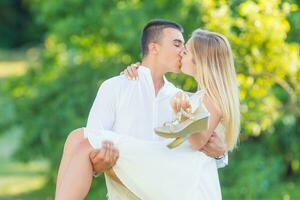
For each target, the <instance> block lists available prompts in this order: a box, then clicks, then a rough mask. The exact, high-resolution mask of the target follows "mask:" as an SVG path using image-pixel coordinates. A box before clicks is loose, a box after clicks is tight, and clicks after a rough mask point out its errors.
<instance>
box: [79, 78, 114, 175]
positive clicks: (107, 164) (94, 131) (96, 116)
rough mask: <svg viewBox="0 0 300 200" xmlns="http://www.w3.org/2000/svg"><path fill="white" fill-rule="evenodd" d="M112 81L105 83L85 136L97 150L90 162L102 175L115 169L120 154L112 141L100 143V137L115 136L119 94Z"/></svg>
mask: <svg viewBox="0 0 300 200" xmlns="http://www.w3.org/2000/svg"><path fill="white" fill-rule="evenodd" d="M114 85H115V82H113V81H112V79H110V80H107V81H105V82H103V84H102V85H101V86H100V88H99V90H98V93H97V96H96V98H95V100H94V103H93V105H92V108H91V110H90V113H89V117H88V121H87V125H86V128H85V130H84V131H85V136H86V137H88V138H89V141H90V143H91V145H92V146H93V147H94V148H95V150H94V151H93V152H92V153H91V154H90V160H91V163H92V165H93V169H94V171H95V173H97V174H100V173H102V172H104V171H106V170H108V169H110V168H111V167H113V166H114V165H115V163H116V161H117V159H118V155H119V152H118V150H117V149H116V148H115V147H114V146H113V143H112V142H110V141H105V142H103V143H102V144H101V143H100V139H99V136H100V135H102V136H104V135H109V134H114V132H112V131H111V130H112V127H113V124H114V122H115V111H116V99H117V92H116V88H115V86H114Z"/></svg>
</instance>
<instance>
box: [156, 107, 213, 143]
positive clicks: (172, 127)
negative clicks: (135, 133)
mask: <svg viewBox="0 0 300 200" xmlns="http://www.w3.org/2000/svg"><path fill="white" fill-rule="evenodd" d="M183 117H184V118H185V119H184V120H182V118H183ZM208 117H209V113H208V111H207V110H206V108H205V107H204V106H203V104H202V103H201V104H200V105H199V106H198V108H197V109H196V110H195V112H193V113H191V112H186V111H185V110H183V109H181V110H180V112H178V113H177V117H176V120H175V121H173V122H171V123H165V124H164V125H163V126H162V127H158V128H155V133H156V134H157V135H159V136H161V137H164V138H175V139H174V140H173V141H172V142H171V143H170V144H168V145H167V146H168V147H169V148H170V149H172V148H175V147H177V146H179V145H180V144H182V143H183V142H184V141H185V140H186V139H187V138H188V136H190V135H191V134H193V133H196V132H202V131H205V130H207V128H208Z"/></svg>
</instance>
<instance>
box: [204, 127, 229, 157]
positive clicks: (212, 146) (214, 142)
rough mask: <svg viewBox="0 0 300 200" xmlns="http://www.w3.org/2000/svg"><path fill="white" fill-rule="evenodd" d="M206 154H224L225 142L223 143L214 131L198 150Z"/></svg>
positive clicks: (213, 155)
mask: <svg viewBox="0 0 300 200" xmlns="http://www.w3.org/2000/svg"><path fill="white" fill-rule="evenodd" d="M199 151H202V152H203V153H205V154H206V155H208V156H210V157H213V158H218V157H221V156H223V155H224V153H225V151H226V144H224V143H223V142H222V141H221V139H220V138H219V137H218V136H217V134H216V133H213V134H212V136H211V137H210V138H209V140H208V142H207V143H206V144H205V145H204V146H203V147H202V148H201V149H200V150H199Z"/></svg>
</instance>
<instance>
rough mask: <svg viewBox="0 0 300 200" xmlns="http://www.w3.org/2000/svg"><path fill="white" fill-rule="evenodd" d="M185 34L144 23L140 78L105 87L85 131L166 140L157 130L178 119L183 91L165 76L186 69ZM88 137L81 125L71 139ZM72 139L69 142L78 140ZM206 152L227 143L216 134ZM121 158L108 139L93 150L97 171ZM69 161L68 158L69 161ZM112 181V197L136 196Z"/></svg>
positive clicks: (217, 152)
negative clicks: (175, 112)
mask: <svg viewBox="0 0 300 200" xmlns="http://www.w3.org/2000/svg"><path fill="white" fill-rule="evenodd" d="M182 32H183V29H182V27H181V26H180V25H179V24H177V23H174V22H171V21H167V20H153V21H150V22H149V23H148V24H147V25H146V26H145V27H144V29H143V32H142V37H141V46H142V55H143V58H142V63H141V65H142V66H141V67H140V68H139V70H138V73H139V80H138V81H130V80H127V79H126V78H125V77H124V76H118V77H114V78H111V79H109V80H107V81H105V82H104V83H103V84H102V85H101V87H100V89H99V92H98V94H97V97H96V99H95V101H94V104H93V107H92V109H91V111H90V115H89V120H88V123H87V127H86V129H85V135H88V133H89V132H93V131H96V130H99V129H101V130H103V129H105V130H110V131H113V132H116V133H118V134H126V135H131V136H134V137H136V138H139V139H145V140H162V139H161V138H159V137H158V136H156V135H154V134H153V129H154V128H155V127H158V126H161V125H162V124H163V123H164V122H166V121H171V120H172V110H171V109H170V108H171V107H170V100H171V98H172V97H173V96H174V95H175V94H176V93H177V92H178V91H179V89H177V88H176V87H175V86H174V85H173V84H171V83H170V82H168V81H167V79H166V78H165V77H164V75H165V73H167V72H174V73H178V72H180V60H181V56H180V52H181V51H182V49H183V48H184V38H183V35H182ZM95 119H97V120H96V121H95ZM98 122H101V123H98ZM99 124H101V128H100V127H99V126H100V125H99ZM82 135H83V130H82V129H77V130H75V131H73V132H72V133H71V134H70V136H69V137H68V140H69V141H70V140H72V139H74V138H76V137H82ZM68 140H67V142H66V145H65V146H67V145H68V144H71V143H72V142H69V141H68ZM99 145H100V144H93V146H99ZM65 149H68V148H65ZM203 151H204V152H205V153H206V154H207V155H209V156H211V157H220V156H222V155H223V154H224V152H225V147H224V144H223V143H222V142H221V141H220V139H218V138H217V137H216V136H215V135H214V136H212V138H211V139H210V141H209V142H208V144H207V145H206V146H205V147H204V148H203ZM72 153H73V152H64V155H63V156H64V157H65V156H66V157H68V156H69V154H72ZM145 156H146V155H145ZM117 158H118V151H117V149H116V148H114V146H113V144H112V143H111V142H105V143H104V144H103V145H102V148H101V149H99V150H95V151H94V152H92V153H91V154H90V159H91V161H92V163H93V168H94V171H95V173H97V174H99V173H102V172H106V171H107V170H109V169H111V168H112V167H113V166H114V164H115V163H116V161H117ZM64 160H67V161H64V162H66V163H67V162H68V159H64ZM217 162H218V166H219V167H222V166H224V165H226V164H227V156H226V157H225V158H222V159H220V160H217ZM66 166H67V164H64V163H63V164H61V166H60V169H59V174H58V183H59V180H60V179H61V174H62V173H63V171H64V170H65V168H66ZM106 181H107V182H106V184H107V188H108V196H109V199H118V197H120V196H119V194H118V193H120V195H121V193H122V195H123V194H124V193H125V192H128V199H132V198H133V197H131V194H130V192H129V191H126V189H125V188H123V189H124V190H121V191H118V190H114V188H115V187H114V184H116V183H115V182H114V181H111V180H110V178H108V177H107V179H106ZM57 185H59V184H57ZM57 187H58V186H57ZM122 197H123V196H122Z"/></svg>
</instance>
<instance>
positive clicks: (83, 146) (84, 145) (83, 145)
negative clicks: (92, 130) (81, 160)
mask: <svg viewBox="0 0 300 200" xmlns="http://www.w3.org/2000/svg"><path fill="white" fill-rule="evenodd" d="M92 150H93V147H92V146H91V144H90V142H89V140H88V139H87V138H83V139H82V140H81V141H80V142H79V144H78V145H77V147H76V152H77V153H84V154H85V153H90V152H91V151H92Z"/></svg>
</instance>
